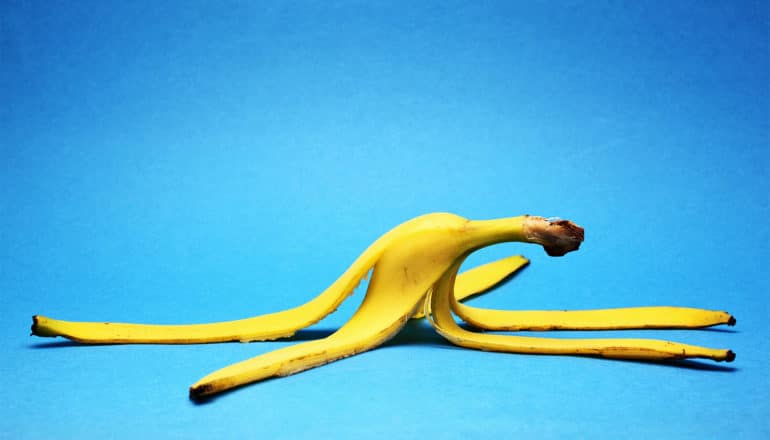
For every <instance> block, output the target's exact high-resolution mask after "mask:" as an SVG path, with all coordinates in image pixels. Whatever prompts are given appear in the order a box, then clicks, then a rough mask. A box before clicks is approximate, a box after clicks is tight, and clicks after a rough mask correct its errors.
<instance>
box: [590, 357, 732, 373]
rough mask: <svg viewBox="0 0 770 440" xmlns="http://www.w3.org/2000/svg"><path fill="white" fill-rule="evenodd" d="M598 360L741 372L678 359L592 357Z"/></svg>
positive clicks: (716, 365)
mask: <svg viewBox="0 0 770 440" xmlns="http://www.w3.org/2000/svg"><path fill="white" fill-rule="evenodd" d="M591 357H594V358H596V359H597V360H601V361H610V362H625V363H634V364H645V365H650V366H663V367H674V368H682V369H685V370H699V371H716V372H722V373H732V372H736V371H740V369H739V368H736V367H730V366H727V365H724V364H717V363H714V361H706V360H704V361H698V360H693V359H678V360H669V361H652V360H650V361H645V360H639V359H611V358H603V357H599V356H591Z"/></svg>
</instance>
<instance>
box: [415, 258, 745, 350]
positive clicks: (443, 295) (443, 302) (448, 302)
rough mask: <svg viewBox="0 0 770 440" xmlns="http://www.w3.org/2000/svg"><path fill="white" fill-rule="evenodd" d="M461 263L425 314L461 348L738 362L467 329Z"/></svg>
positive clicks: (648, 344)
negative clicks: (459, 284) (456, 312)
mask: <svg viewBox="0 0 770 440" xmlns="http://www.w3.org/2000/svg"><path fill="white" fill-rule="evenodd" d="M460 262H461V261H460ZM460 262H458V263H455V265H453V266H452V267H451V268H450V269H449V270H448V271H447V272H446V273H445V274H444V275H443V276H442V277H441V279H440V280H439V281H438V282H437V283H436V286H435V287H434V288H433V289H432V290H431V292H430V293H429V294H428V298H427V301H426V303H425V304H426V310H425V315H426V316H427V317H428V320H429V321H430V323H431V325H432V326H433V327H434V328H435V329H436V331H437V332H438V333H440V334H441V335H442V336H444V337H445V338H446V339H447V340H449V341H450V342H452V343H453V344H456V345H459V346H461V347H467V348H475V349H478V350H485V351H500V352H508V353H526V354H561V355H590V356H601V357H606V358H616V359H639V360H669V359H687V358H706V359H712V360H715V361H732V360H734V359H735V354H734V353H733V352H732V351H730V350H724V349H712V348H706V347H699V346H695V345H687V344H680V343H677V342H670V341H662V340H655V339H625V338H623V339H621V338H612V339H558V338H541V337H529V336H511V335H495V334H485V333H476V332H472V331H468V330H465V329H463V328H462V327H460V326H459V325H457V323H456V322H455V320H454V317H453V316H452V305H453V303H454V304H458V303H457V302H456V301H452V297H453V292H452V286H453V285H454V279H455V276H456V275H457V269H458V268H459V263H460ZM605 312H606V311H602V316H601V317H602V318H610V321H612V317H611V315H612V313H611V312H610V313H609V315H608V314H606V313H605ZM705 312H710V311H705ZM534 313H540V312H534ZM644 313H645V312H643V314H644ZM622 314H623V309H621V313H620V315H621V316H622ZM478 317H481V318H483V314H481V313H479V314H478V315H477V318H478ZM482 325H483V324H482ZM573 328H574V327H573Z"/></svg>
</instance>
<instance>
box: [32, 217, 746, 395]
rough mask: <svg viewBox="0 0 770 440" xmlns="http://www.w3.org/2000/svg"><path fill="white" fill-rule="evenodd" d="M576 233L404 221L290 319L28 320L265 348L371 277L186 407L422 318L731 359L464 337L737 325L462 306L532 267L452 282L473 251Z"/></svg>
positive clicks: (157, 340) (465, 335)
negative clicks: (318, 326)
mask: <svg viewBox="0 0 770 440" xmlns="http://www.w3.org/2000/svg"><path fill="white" fill-rule="evenodd" d="M582 241H583V229H582V228H581V227H579V226H577V225H576V224H574V223H572V222H570V221H568V220H558V219H547V218H544V217H536V216H528V215H524V216H518V217H509V218H501V219H495V220H479V221H473V220H468V219H465V218H462V217H459V216H456V215H453V214H447V213H434V214H428V215H424V216H421V217H417V218H415V219H412V220H409V221H407V222H405V223H402V224H401V225H399V226H397V227H395V228H394V229H392V230H391V231H389V232H387V233H386V234H384V235H383V236H382V237H380V238H379V239H378V240H377V241H375V242H374V243H373V244H372V245H371V246H369V248H367V249H366V250H365V251H364V253H363V254H361V256H359V257H358V258H357V259H356V260H355V261H354V262H353V264H352V265H351V266H350V268H348V269H347V270H346V271H345V272H344V273H343V274H342V275H341V276H340V277H339V278H338V279H337V280H336V281H335V282H334V283H332V285H331V286H329V288H327V289H326V290H325V291H323V292H322V293H321V294H320V295H318V296H317V297H316V298H314V299H312V300H310V301H309V302H307V303H305V304H303V305H300V306H298V307H295V308H293V309H289V310H285V311H280V312H276V313H270V314H266V315H261V316H256V317H253V318H247V319H240V320H235V321H227V322H218V323H211V324H186V325H147V324H124V323H108V322H72V321H62V320H56V319H51V318H47V317H44V316H39V315H37V316H34V317H33V325H32V334H33V335H37V336H48V337H55V336H63V337H65V338H68V339H71V340H73V341H78V342H82V343H92V344H105V343H126V344H128V343H138V344H196V343H211V342H225V341H242V342H249V341H263V340H272V339H278V338H286V337H290V336H292V335H293V334H294V333H295V332H296V331H297V330H299V329H302V328H306V327H308V326H310V325H312V324H314V323H316V322H318V321H319V320H321V319H322V318H324V317H325V316H326V315H328V314H329V313H331V312H333V311H334V310H336V309H337V307H338V306H339V305H340V304H341V303H342V301H343V300H345V298H347V297H348V296H349V295H350V293H352V291H353V290H354V289H355V287H356V286H357V285H358V284H359V283H360V282H361V280H362V279H364V277H366V275H367V274H368V273H369V272H370V271H371V273H372V275H371V279H370V281H369V284H368V288H367V292H366V295H365V297H364V299H363V302H362V303H361V305H360V307H359V308H358V310H357V311H356V312H355V313H354V315H353V316H352V317H351V319H350V320H349V321H348V322H346V323H345V324H344V325H343V326H342V327H340V328H339V329H338V330H337V331H335V332H334V333H333V334H331V335H329V336H327V337H325V338H323V339H319V340H314V341H309V342H303V343H299V344H296V345H292V346H288V347H285V348H281V349H278V350H275V351H272V352H268V353H265V354H262V355H259V356H256V357H254V358H251V359H248V360H245V361H242V362H239V363H236V364H233V365H230V366H228V367H225V368H222V369H221V370H218V371H215V372H213V373H211V374H209V375H208V376H205V377H203V378H202V379H200V380H199V381H198V382H196V383H195V384H193V385H192V386H191V387H190V397H191V398H193V399H199V398H204V397H207V396H210V395H213V394H216V393H219V392H222V391H225V390H229V389H232V388H235V387H239V386H242V385H245V384H249V383H252V382H256V381H260V380H263V379H266V378H269V377H275V376H287V375H290V374H294V373H297V372H300V371H303V370H307V369H309V368H313V367H317V366H320V365H323V364H326V363H329V362H332V361H335V360H337V359H341V358H344V357H348V356H352V355H355V354H357V353H361V352H363V351H367V350H370V349H372V348H375V347H377V346H379V345H381V344H382V343H384V342H386V341H387V340H389V339H390V338H392V337H393V336H394V335H395V334H396V333H398V331H399V330H400V329H401V328H402V327H403V326H404V324H405V323H406V322H407V321H408V320H409V319H411V318H420V317H423V316H426V317H427V318H428V320H429V322H430V323H431V325H432V326H433V327H434V328H435V329H436V331H437V332H438V333H439V334H441V335H442V336H444V337H445V338H446V339H448V340H449V341H450V342H452V343H454V344H456V345H459V346H462V347H468V348H474V349H480V350H489V351H502V352H513V353H537V354H562V355H591V356H601V357H609V358H621V359H643V360H667V359H685V358H707V359H712V360H715V361H728V362H729V361H732V360H733V359H734V358H735V354H734V353H733V352H732V351H730V350H726V349H710V348H705V347H698V346H693V345H686V344H680V343H675V342H668V341H660V340H649V339H617V338H616V339H556V338H543V337H524V336H512V335H505V334H488V333H479V332H474V331H470V330H466V329H464V328H462V327H460V326H459V325H458V324H457V322H456V321H455V317H454V314H456V315H457V316H458V317H460V318H461V319H462V320H464V321H466V322H467V323H469V324H471V325H472V326H473V327H476V328H479V329H483V330H499V331H517V330H541V331H544V330H606V329H631V328H700V327H708V326H713V325H719V324H728V325H734V324H735V319H734V318H733V317H732V316H731V315H730V314H728V313H726V312H720V311H712V310H703V309H694V308H684V307H636V308H621V309H602V310H582V311H507V310H488V309H481V308H476V307H471V306H468V305H465V304H462V303H461V301H462V300H464V299H466V298H468V297H471V296H473V295H477V294H480V293H483V292H485V291H487V290H489V289H491V288H493V287H494V286H496V285H498V284H499V283H500V282H501V281H503V280H504V279H506V278H507V277H508V276H510V275H511V274H512V273H514V272H516V271H517V270H519V269H520V268H522V267H524V266H525V265H527V264H528V263H529V261H528V260H527V259H526V258H524V257H522V256H518V255H517V256H511V257H507V258H503V259H501V260H497V261H494V262H492V263H488V264H485V265H482V266H479V267H476V268H473V269H470V270H468V271H465V272H463V273H460V274H458V270H459V268H460V265H461V264H462V263H463V261H464V260H465V258H466V257H467V256H468V255H469V254H470V253H472V252H474V251H476V250H478V249H480V248H483V247H486V246H490V245H493V244H497V243H502V242H526V243H536V244H540V245H542V246H543V247H544V249H545V251H546V252H547V253H548V254H549V255H551V256H562V255H564V254H566V253H568V252H571V251H574V250H577V249H578V247H579V246H580V244H581V242H582Z"/></svg>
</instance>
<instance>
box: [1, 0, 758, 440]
mask: <svg viewBox="0 0 770 440" xmlns="http://www.w3.org/2000/svg"><path fill="white" fill-rule="evenodd" d="M156 3H157V2H117V1H115V2H99V1H83V2H54V1H45V2H42V1H40V2H26V1H3V2H2V4H1V5H0V17H1V18H0V20H2V22H1V23H2V27H1V28H0V31H1V32H2V33H1V36H2V40H1V41H0V85H1V86H2V89H1V91H0V93H1V95H0V102H1V104H0V112H1V113H0V124H1V125H0V130H1V131H0V136H1V137H0V148H1V149H2V150H1V153H2V155H1V156H0V164H1V168H0V202H1V203H0V228H1V229H0V234H1V235H0V295H1V296H0V310H2V320H1V322H0V336H2V337H1V338H0V348H1V349H2V360H1V361H0V368H1V370H0V373H2V378H3V395H4V399H3V404H2V408H1V409H0V436H1V437H8V438H50V437H53V436H54V435H57V434H58V435H60V436H63V437H65V438H94V437H97V436H101V437H107V438H137V437H139V438H142V437H144V438H158V437H163V438H230V437H235V436H238V435H242V434H243V435H246V436H247V437H250V438H255V437H256V436H258V435H259V436H261V438H292V439H296V438H364V436H367V438H369V437H374V438H386V437H387V436H396V437H398V438H418V437H427V436H438V437H440V438H469V436H474V437H479V436H481V435H484V436H485V437H491V436H493V435H497V436H500V437H503V438H512V437H513V436H520V437H521V438H533V437H534V438H564V437H566V436H575V437H581V438H598V437H600V436H604V435H608V434H612V435H613V436H616V435H617V436H622V437H624V438H650V437H660V436H662V437H663V438H688V437H689V438H695V437H703V438H716V437H727V436H729V437H731V438H767V437H768V436H770V421H768V420H770V403H769V400H768V396H769V395H770V368H768V361H770V355H768V353H770V343H769V342H768V336H770V332H769V331H768V323H767V318H768V312H770V310H768V305H769V301H768V296H769V295H768V293H769V292H770V280H769V278H768V274H767V273H768V272H767V270H766V266H767V265H768V242H770V232H769V231H770V228H768V214H770V197H769V196H768V194H770V180H769V176H768V168H769V167H770V116H769V109H770V30H769V29H770V10H769V8H770V7H769V6H768V3H767V2H761V1H758V2H750V1H742V2H697V1H694V2H690V1H677V2H671V4H664V2H655V1H642V2H626V3H624V2H571V1H570V2H568V1H560V2H500V3H498V2H446V1H442V2H416V3H417V4H413V3H415V2H345V1H343V2H335V3H330V2H300V3H298V4H291V3H288V2H275V3H274V2H188V1H180V2H160V3H162V4H156ZM431 211H450V212H454V213H457V214H460V215H463V216H465V217H469V218H474V219H483V218H494V217H504V216H512V215H518V214H524V213H530V214H539V215H545V216H560V217H563V218H570V219H573V220H575V221H576V222H578V223H580V224H582V225H583V226H585V228H586V242H585V243H584V246H583V248H582V249H581V250H580V252H578V253H573V254H570V255H568V256H566V257H564V258H562V259H549V258H548V257H547V256H545V254H544V253H543V252H542V250H541V249H538V248H536V247H532V246H529V247H527V246H524V245H512V244H511V245H501V246H497V247H495V248H491V249H488V250H485V251H483V252H481V253H480V254H479V255H476V256H474V257H473V258H472V260H471V261H470V263H479V262H483V261H488V260H490V259H491V258H494V257H498V256H504V255H508V254H511V253H519V252H522V253H524V254H526V255H527V256H530V257H531V258H532V261H533V264H532V266H530V267H529V268H528V269H526V270H525V271H524V272H523V273H522V274H521V275H520V276H518V277H516V278H515V279H514V280H513V281H512V282H510V283H508V284H506V285H504V286H503V287H502V288H500V289H498V290H496V291H494V292H492V293H489V294H488V295H485V296H484V297H480V298H478V299H476V300H474V301H473V302H472V304H474V305H477V306H482V307H493V308H507V309H515V308H520V309H531V308H558V309H569V308H576V309H580V308H595V307H615V306H638V305H684V306H695V307H704V308H713V309H720V310H721V309H726V310H729V311H730V312H732V313H733V314H734V315H735V316H736V317H737V319H738V325H737V326H736V327H734V328H729V329H728V328H726V327H724V328H719V329H715V330H701V331H631V332H606V333H602V334H601V335H610V336H631V337H654V338H666V339H672V340H676V341H681V342H688V343H694V344H702V345H706V346H711V347H719V348H731V349H733V350H734V351H735V352H736V353H737V355H738V357H737V360H736V361H735V362H734V363H732V364H714V363H710V362H693V363H685V364H681V365H678V366H672V365H668V364H650V363H638V362H624V361H610V360H601V359H593V358H579V357H565V356H524V355H511V354H500V353H486V352H480V351H471V350H464V349H457V348H455V347H453V346H451V345H448V344H447V343H445V342H443V340H442V339H441V338H440V337H439V336H437V335H436V334H435V333H434V332H433V331H432V330H431V329H430V328H429V327H428V326H427V325H425V324H420V323H412V324H410V325H409V327H408V328H407V329H406V330H405V331H404V332H403V333H402V334H401V335H400V336H398V337H397V338H396V339H395V340H394V341H392V342H391V343H390V344H388V345H387V346H386V347H384V348H381V349H378V350H375V351H372V352H368V353H364V354H362V355H359V356H355V357H353V358H349V359H346V360H343V361H339V362H336V363H333V364H330V365H327V366H324V367H321V368H317V369H314V370H311V371H307V372H304V373H301V374H298V375H295V376H291V377H287V378H282V379H279V380H271V381H267V382H263V383H260V384H255V385H253V386H249V387H245V388H243V389H241V390H238V391H236V392H233V393H229V394H227V395H225V396H223V397H221V398H218V399H214V400H213V401H211V402H210V403H208V404H203V405H196V404H194V403H191V402H190V401H189V400H188V398H187V389H188V386H189V385H190V384H192V383H193V382H195V381H196V380H197V379H199V378H200V377H202V376H203V375H205V374H207V373H209V372H211V371H213V370H215V369H218V368H220V367H223V366H226V365H228V364H230V363H232V362H236V361H239V360H243V359H246V358H248V357H251V356H255V355H257V354H260V353H264V352H267V351H270V350H273V349H275V348H278V347H283V346H286V345H288V344H293V343H296V342H295V341H281V342H267V343H253V344H238V343H230V344H213V345H193V346H141V345H140V346H131V345H123V346H78V345H75V344H70V343H66V342H57V340H47V339H39V338H34V337H30V336H29V324H30V316H31V315H33V314H43V315H46V316H51V317H57V318H61V319H71V320H111V321H124V322H125V321H128V322H132V321H138V322H158V323H175V322H206V321H216V320H227V319H234V318H241V317H246V316H251V315H256V314H261V313H266V312H271V311H276V310H280V309H284V308H288V307H292V306H295V305H297V304H300V303H302V302H304V301H306V300H307V299H309V298H311V297H313V296H314V295H316V294H317V293H318V292H320V291H321V290H322V289H324V288H325V287H326V286H327V285H328V284H330V283H331V282H332V281H333V280H334V279H335V278H336V277H337V276H338V275H339V274H340V273H341V272H342V271H343V270H344V269H345V268H346V267H347V266H348V265H349V264H350V263H351V262H352V261H353V259H354V258H355V257H356V256H357V255H358V254H359V253H360V252H361V251H362V250H363V249H364V248H365V247H366V246H367V245H368V244H369V243H370V242H372V241H373V240H374V239H376V238H377V237H378V236H379V235H380V234H381V233H383V232H385V231H387V230H388V229H390V228H391V227H393V226H395V225H396V224H398V223H400V222H402V221H404V220H407V219H409V218H411V217H413V216H416V215H419V214H423V213H427V212H431ZM362 295H363V290H362V289H359V290H358V291H357V292H356V294H355V295H354V296H353V297H351V298H350V299H349V300H348V301H347V302H346V304H345V305H343V307H342V308H340V310H338V311H337V312H336V313H335V314H333V315H331V316H330V317H329V318H328V319H326V320H324V321H322V322H321V323H319V324H318V325H316V326H315V327H313V328H312V329H310V330H307V331H304V332H302V333H300V334H299V336H298V337H297V339H296V341H299V340H303V339H311V338H316V337H321V336H324V335H326V334H328V333H329V332H331V331H333V329H335V328H337V327H339V326H340V325H341V324H342V323H344V322H345V320H346V319H347V318H348V317H349V316H350V314H351V313H352V312H353V311H354V310H355V308H356V306H357V304H358V302H360V299H361V297H362ZM578 335H581V336H582V335H585V334H581V333H578ZM588 335H589V336H601V335H600V334H597V333H588ZM557 336H561V337H572V336H575V335H574V334H565V333H561V334H558V335H557Z"/></svg>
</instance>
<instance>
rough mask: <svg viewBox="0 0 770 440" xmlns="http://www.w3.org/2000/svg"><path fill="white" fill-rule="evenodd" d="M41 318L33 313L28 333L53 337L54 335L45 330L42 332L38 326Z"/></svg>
mask: <svg viewBox="0 0 770 440" xmlns="http://www.w3.org/2000/svg"><path fill="white" fill-rule="evenodd" d="M41 318H42V317H41V316H40V315H34V316H33V317H32V328H31V329H30V330H31V332H32V333H30V334H29V335H30V336H43V337H49V338H52V337H54V336H55V335H51V334H47V333H46V332H44V331H43V330H42V329H41V327H40V320H41ZM42 319H44V318H42Z"/></svg>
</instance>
